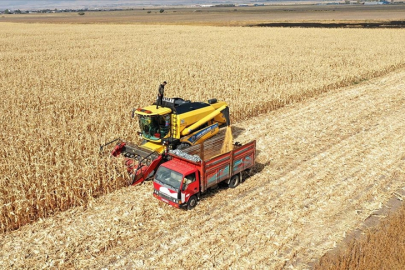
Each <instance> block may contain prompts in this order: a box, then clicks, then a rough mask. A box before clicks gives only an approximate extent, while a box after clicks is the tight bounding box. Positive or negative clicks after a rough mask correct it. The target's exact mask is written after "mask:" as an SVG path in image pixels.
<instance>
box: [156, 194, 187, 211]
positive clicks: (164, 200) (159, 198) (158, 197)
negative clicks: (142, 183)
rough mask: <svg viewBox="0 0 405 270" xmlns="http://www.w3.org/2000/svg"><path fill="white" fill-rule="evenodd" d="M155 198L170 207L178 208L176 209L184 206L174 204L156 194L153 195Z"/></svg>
mask: <svg viewBox="0 0 405 270" xmlns="http://www.w3.org/2000/svg"><path fill="white" fill-rule="evenodd" d="M153 197H155V198H156V199H158V200H160V201H162V202H165V203H167V204H170V205H171V206H173V207H176V208H181V207H182V204H178V203H175V202H172V201H171V200H168V199H166V198H163V197H161V196H159V195H157V194H155V193H153Z"/></svg>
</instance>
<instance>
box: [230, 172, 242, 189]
mask: <svg viewBox="0 0 405 270" xmlns="http://www.w3.org/2000/svg"><path fill="white" fill-rule="evenodd" d="M239 183H240V178H239V174H236V175H234V176H232V178H231V180H230V181H229V187H230V188H236V187H237V186H238V185H239Z"/></svg>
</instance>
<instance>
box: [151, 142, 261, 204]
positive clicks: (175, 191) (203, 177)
mask: <svg viewBox="0 0 405 270" xmlns="http://www.w3.org/2000/svg"><path fill="white" fill-rule="evenodd" d="M204 148H205V149H208V151H211V153H210V154H209V155H207V153H206V152H207V151H205V154H203V152H204ZM219 149H220V147H219V148H218V147H217V146H215V145H206V144H205V143H204V144H202V145H197V146H193V147H191V148H190V149H187V150H185V151H187V152H186V153H185V152H183V151H179V150H175V151H172V152H170V153H169V154H168V155H169V156H170V158H171V160H169V161H167V162H165V163H163V164H162V165H160V167H159V169H158V170H157V172H156V174H155V177H154V180H153V187H154V192H153V196H154V197H155V198H157V199H159V200H161V201H163V202H166V203H168V204H170V205H172V206H174V207H176V208H186V209H192V208H194V207H195V206H196V205H197V203H198V200H199V199H200V195H201V194H203V193H204V192H206V191H207V190H208V189H209V188H210V187H213V186H216V185H217V184H219V183H221V182H222V183H226V184H228V186H229V187H230V188H235V187H236V186H237V185H239V183H240V182H242V174H243V172H245V171H248V170H250V169H251V168H252V167H253V166H254V164H255V157H256V141H252V142H250V143H247V144H245V145H240V144H235V145H234V146H233V150H231V151H229V152H226V153H223V154H219V155H215V154H213V152H215V151H218V150H219ZM193 151H194V153H198V152H200V153H201V154H200V155H195V154H194V155H193ZM204 156H205V157H207V158H206V159H204Z"/></svg>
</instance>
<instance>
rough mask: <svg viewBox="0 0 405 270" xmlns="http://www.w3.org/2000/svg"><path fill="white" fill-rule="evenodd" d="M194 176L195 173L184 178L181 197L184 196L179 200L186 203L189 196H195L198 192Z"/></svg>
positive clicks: (198, 186)
mask: <svg viewBox="0 0 405 270" xmlns="http://www.w3.org/2000/svg"><path fill="white" fill-rule="evenodd" d="M196 176H197V175H196V173H195V172H193V173H191V174H188V175H186V176H185V177H184V180H183V185H182V188H181V190H182V191H183V192H182V197H183V196H184V198H181V199H182V201H188V199H189V198H190V197H191V196H193V195H194V194H197V193H198V192H199V191H200V184H199V181H198V179H197V177H196Z"/></svg>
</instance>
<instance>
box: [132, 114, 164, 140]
mask: <svg viewBox="0 0 405 270" xmlns="http://www.w3.org/2000/svg"><path fill="white" fill-rule="evenodd" d="M139 127H140V128H141V130H142V135H143V137H144V138H146V139H150V140H155V141H157V140H160V139H162V138H164V137H166V136H167V134H168V133H169V130H170V114H166V115H140V116H139Z"/></svg>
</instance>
